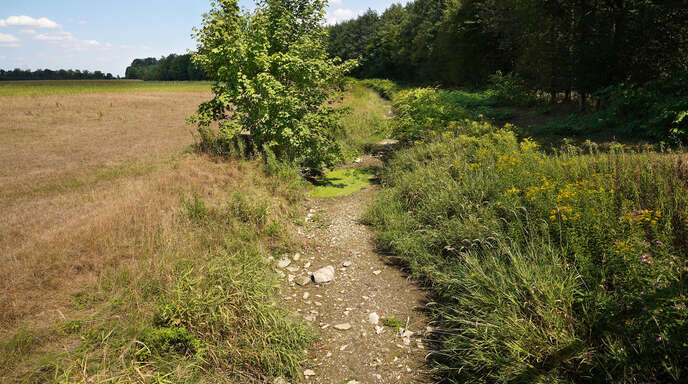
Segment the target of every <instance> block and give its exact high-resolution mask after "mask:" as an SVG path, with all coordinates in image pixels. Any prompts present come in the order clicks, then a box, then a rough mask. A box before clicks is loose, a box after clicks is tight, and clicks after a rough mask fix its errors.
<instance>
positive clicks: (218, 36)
mask: <svg viewBox="0 0 688 384" xmlns="http://www.w3.org/2000/svg"><path fill="white" fill-rule="evenodd" d="M323 6H324V3H323V2H322V1H319V0H307V1H303V0H300V1H297V0H289V1H277V0H261V1H258V2H257V4H256V7H255V10H254V11H253V13H252V14H242V13H241V11H240V8H239V5H238V1H237V0H219V1H217V2H214V3H213V8H212V9H211V10H210V12H208V13H207V14H206V15H205V16H204V20H203V27H202V28H201V29H199V30H197V31H196V38H197V40H198V42H199V46H198V53H196V54H195V55H194V57H193V60H194V62H195V63H196V64H197V65H198V66H200V67H202V68H203V69H204V70H205V73H206V74H208V75H209V76H210V77H211V78H213V79H214V80H216V82H215V84H214V85H213V87H212V90H213V93H214V94H215V97H214V98H213V99H212V100H210V101H208V102H206V103H203V104H201V106H200V107H199V109H198V112H197V113H196V114H195V115H193V116H191V117H190V118H189V121H190V122H191V123H195V124H197V125H198V129H199V133H200V140H201V143H200V144H201V148H204V149H206V150H210V151H213V152H215V153H219V154H227V153H231V152H235V151H239V152H243V151H244V150H249V151H261V150H263V148H265V147H267V148H269V149H270V150H271V151H272V152H274V154H275V155H276V156H277V158H278V159H280V160H283V161H289V162H296V163H297V164H299V165H302V166H305V167H311V168H321V167H323V166H327V165H331V164H333V163H334V162H335V161H336V160H337V159H338V158H339V156H340V153H339V147H338V145H337V143H336V141H335V140H334V139H333V137H332V134H333V132H335V131H336V130H337V129H338V123H339V114H338V113H337V112H336V110H335V109H333V108H332V107H330V106H329V105H328V104H327V103H326V101H327V99H328V98H329V96H330V94H331V91H332V90H333V88H334V87H336V86H338V85H340V84H341V83H342V81H343V76H344V74H345V73H346V72H347V71H349V70H350V69H351V68H353V67H354V66H355V62H347V63H344V64H342V63H341V62H340V60H338V59H328V58H327V52H326V51H325V46H326V31H325V29H324V28H323V26H322V24H321V22H322V21H323V18H324V10H323ZM213 123H217V124H218V130H217V131H215V130H213V129H212V128H211V126H212V124H213ZM246 146H248V147H249V148H245V147H246Z"/></svg>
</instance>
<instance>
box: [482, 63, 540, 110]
mask: <svg viewBox="0 0 688 384" xmlns="http://www.w3.org/2000/svg"><path fill="white" fill-rule="evenodd" d="M488 81H489V84H490V85H489V88H490V92H491V93H492V97H493V99H494V100H495V102H496V103H498V104H501V105H532V104H534V103H535V102H536V101H537V99H536V97H535V95H534V93H533V91H532V90H530V88H529V87H528V85H527V84H526V82H525V81H524V80H523V79H521V78H520V77H518V75H516V74H514V73H507V74H504V73H502V71H497V72H496V73H495V74H493V75H490V77H489V79H488Z"/></svg>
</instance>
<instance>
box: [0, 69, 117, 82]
mask: <svg viewBox="0 0 688 384" xmlns="http://www.w3.org/2000/svg"><path fill="white" fill-rule="evenodd" d="M112 79H115V77H114V76H112V74H111V73H107V74H106V73H103V72H101V71H95V72H90V71H88V70H83V71H80V70H78V69H77V70H73V69H60V70H57V71H53V70H50V69H37V70H35V71H31V70H23V69H19V68H17V69H14V70H12V71H5V70H2V69H0V81H10V80H112Z"/></svg>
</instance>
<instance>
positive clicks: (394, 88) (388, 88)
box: [360, 79, 400, 100]
mask: <svg viewBox="0 0 688 384" xmlns="http://www.w3.org/2000/svg"><path fill="white" fill-rule="evenodd" d="M360 83H361V84H363V85H364V86H366V87H368V88H372V89H373V90H375V92H377V93H379V94H380V96H382V97H384V98H385V99H387V100H392V99H394V95H396V93H397V92H399V90H400V88H399V86H398V85H397V84H396V83H395V82H393V81H391V80H387V79H365V80H360Z"/></svg>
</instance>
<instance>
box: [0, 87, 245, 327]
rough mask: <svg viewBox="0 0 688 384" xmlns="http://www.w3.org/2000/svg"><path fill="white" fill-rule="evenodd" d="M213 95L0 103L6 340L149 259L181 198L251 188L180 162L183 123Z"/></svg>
mask: <svg viewBox="0 0 688 384" xmlns="http://www.w3.org/2000/svg"><path fill="white" fill-rule="evenodd" d="M207 97H208V95H207V94H203V93H197V94H196V93H189V94H179V93H174V94H172V93H158V94H101V95H75V96H46V97H37V98H36V97H34V98H32V97H21V96H18V97H9V98H3V99H2V100H0V103H2V108H0V207H2V215H1V216H0V333H4V332H5V331H9V330H11V329H13V328H16V327H17V326H18V325H20V324H21V323H27V322H36V321H38V322H44V321H46V320H48V319H50V318H55V317H60V316H62V313H63V312H64V311H65V309H64V308H65V306H66V303H68V302H69V301H70V300H71V296H72V295H73V294H74V293H76V292H79V291H80V290H82V289H84V287H88V286H90V285H92V284H94V283H96V282H97V281H98V279H99V278H100V276H102V274H103V273H106V272H107V271H108V270H111V269H112V268H113V267H117V266H119V265H123V264H124V263H126V262H127V261H132V260H135V259H136V258H140V257H142V255H145V254H146V252H147V250H150V249H151V248H152V244H151V242H153V241H154V240H155V239H156V236H159V234H160V231H163V232H164V231H166V230H168V229H169V228H170V226H171V224H170V223H168V221H169V220H170V219H171V217H172V213H173V211H174V210H175V209H176V207H178V206H179V201H180V200H179V199H180V198H179V196H180V191H182V190H186V191H188V190H190V189H192V188H193V189H195V190H197V191H198V192H199V193H200V194H202V195H203V196H213V195H217V194H219V193H220V192H219V191H221V190H225V191H226V190H227V188H229V189H231V187H230V185H236V184H237V183H242V180H243V182H246V179H247V178H248V177H250V175H246V174H244V173H242V172H240V171H239V170H238V169H237V165H236V164H217V163H214V162H212V161H210V160H208V159H204V158H202V157H199V156H197V155H193V154H189V153H184V152H183V149H184V148H188V147H189V145H190V144H191V143H192V137H191V134H190V130H189V128H188V127H187V126H186V125H185V124H184V117H185V116H187V115H188V114H190V113H192V112H193V111H194V109H195V107H196V106H197V105H198V103H199V102H200V101H202V100H204V99H206V98H207ZM101 113H102V115H101Z"/></svg>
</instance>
